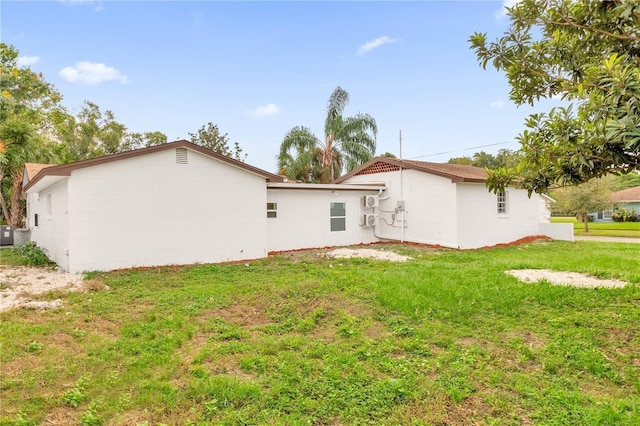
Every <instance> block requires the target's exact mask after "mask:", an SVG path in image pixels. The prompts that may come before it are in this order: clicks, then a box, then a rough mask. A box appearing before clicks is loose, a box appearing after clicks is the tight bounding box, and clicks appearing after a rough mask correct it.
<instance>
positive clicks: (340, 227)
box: [330, 203, 347, 232]
mask: <svg viewBox="0 0 640 426" xmlns="http://www.w3.org/2000/svg"><path fill="white" fill-rule="evenodd" d="M330 215H331V232H334V231H345V230H346V229H347V204H346V203H331V207H330Z"/></svg>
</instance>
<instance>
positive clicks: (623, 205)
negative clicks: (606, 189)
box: [589, 186, 640, 222]
mask: <svg viewBox="0 0 640 426" xmlns="http://www.w3.org/2000/svg"><path fill="white" fill-rule="evenodd" d="M609 198H610V199H611V202H612V203H613V204H614V206H615V207H614V208H611V209H607V210H603V211H600V212H596V213H589V216H591V218H592V219H593V221H594V222H612V221H613V215H614V213H615V211H616V210H617V209H627V210H629V211H631V210H633V209H635V211H636V213H637V214H640V186H636V187H633V188H627V189H623V190H622V191H617V192H613V193H611V194H609Z"/></svg>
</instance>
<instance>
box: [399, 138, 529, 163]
mask: <svg viewBox="0 0 640 426" xmlns="http://www.w3.org/2000/svg"><path fill="white" fill-rule="evenodd" d="M515 142H517V141H509V142H498V143H490V144H487V145H478V146H472V147H469V148H462V149H457V150H455V151H443V152H437V153H435V154H427V155H419V156H417V157H411V158H409V160H415V159H416V158H424V157H435V156H436V155H443V154H453V153H455V152H461V151H471V150H472V149H478V148H486V147H489V146H498V145H507V144H510V143H515Z"/></svg>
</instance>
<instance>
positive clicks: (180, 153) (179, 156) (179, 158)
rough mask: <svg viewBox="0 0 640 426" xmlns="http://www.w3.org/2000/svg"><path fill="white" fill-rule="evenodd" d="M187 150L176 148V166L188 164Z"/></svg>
mask: <svg viewBox="0 0 640 426" xmlns="http://www.w3.org/2000/svg"><path fill="white" fill-rule="evenodd" d="M187 163H188V159H187V148H176V164H187Z"/></svg>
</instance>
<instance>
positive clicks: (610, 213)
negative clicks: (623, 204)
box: [602, 210, 613, 219]
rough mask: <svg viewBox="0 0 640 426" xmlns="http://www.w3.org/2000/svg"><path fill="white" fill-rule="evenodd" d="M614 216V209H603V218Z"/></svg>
mask: <svg viewBox="0 0 640 426" xmlns="http://www.w3.org/2000/svg"><path fill="white" fill-rule="evenodd" d="M612 217H613V210H603V211H602V218H603V219H611V218H612Z"/></svg>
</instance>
